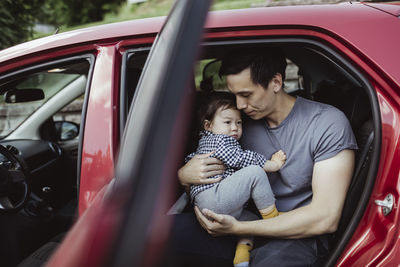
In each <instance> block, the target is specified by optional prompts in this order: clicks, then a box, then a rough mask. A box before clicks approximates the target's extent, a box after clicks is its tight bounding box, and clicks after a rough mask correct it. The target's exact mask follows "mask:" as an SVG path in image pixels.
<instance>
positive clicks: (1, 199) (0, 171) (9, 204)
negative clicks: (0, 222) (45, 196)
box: [0, 144, 29, 214]
mask: <svg viewBox="0 0 400 267" xmlns="http://www.w3.org/2000/svg"><path fill="white" fill-rule="evenodd" d="M27 174H28V173H27V168H26V165H25V163H24V162H23V161H22V160H21V159H19V157H18V156H16V155H14V154H13V153H12V152H11V151H9V150H8V149H7V148H5V147H4V146H3V145H1V144H0V213H3V214H4V213H7V214H8V213H14V212H17V211H19V210H20V209H21V208H22V207H23V206H24V204H25V202H26V200H27V199H28V195H29V185H28V182H27V180H26V177H27Z"/></svg>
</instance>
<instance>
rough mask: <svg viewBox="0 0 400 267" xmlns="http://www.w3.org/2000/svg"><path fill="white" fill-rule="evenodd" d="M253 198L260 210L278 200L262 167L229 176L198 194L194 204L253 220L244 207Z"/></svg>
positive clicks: (247, 168) (242, 218)
mask: <svg viewBox="0 0 400 267" xmlns="http://www.w3.org/2000/svg"><path fill="white" fill-rule="evenodd" d="M250 198H252V199H253V201H254V203H255V204H256V206H257V208H258V209H259V210H261V209H265V208H267V207H269V206H271V205H272V204H274V203H275V196H274V194H273V193H272V190H271V186H270V184H269V180H268V177H267V174H266V173H265V171H264V169H262V168H261V167H259V166H256V165H251V166H248V167H245V168H243V169H240V170H238V171H237V172H235V173H234V174H232V175H231V176H228V177H226V178H225V179H223V180H222V181H221V182H219V183H218V184H217V185H215V186H213V187H211V188H208V189H206V190H204V191H202V192H200V193H199V194H197V195H196V197H195V200H194V203H195V205H196V206H198V207H199V208H200V210H202V209H204V208H207V209H209V210H212V211H214V212H216V213H221V214H230V215H232V216H234V217H235V218H236V219H240V220H249V219H250V218H246V217H247V216H246V215H245V214H243V216H242V213H243V206H244V205H245V204H246V202H247V201H248V200H249V199H250Z"/></svg>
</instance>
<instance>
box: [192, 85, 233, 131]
mask: <svg viewBox="0 0 400 267" xmlns="http://www.w3.org/2000/svg"><path fill="white" fill-rule="evenodd" d="M200 103H201V104H200V108H199V113H198V114H199V116H198V117H199V128H200V129H201V130H204V122H205V121H206V120H208V121H212V120H213V118H214V116H215V113H216V112H217V110H218V109H220V108H222V109H223V110H225V109H230V108H232V109H237V108H236V98H235V95H233V94H231V93H228V92H215V91H214V92H211V93H207V94H205V95H204V96H203V99H202V101H201V102H200Z"/></svg>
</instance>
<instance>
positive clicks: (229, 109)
mask: <svg viewBox="0 0 400 267" xmlns="http://www.w3.org/2000/svg"><path fill="white" fill-rule="evenodd" d="M200 123H201V128H202V129H203V130H207V131H210V132H212V133H214V134H225V135H229V136H232V137H233V138H235V139H236V140H239V139H240V137H241V136H242V118H241V115H240V111H239V110H238V109H237V108H236V100H235V96H234V95H233V94H231V93H228V92H213V93H211V94H210V95H209V96H208V97H207V100H206V102H205V104H204V105H203V106H202V107H201V109H200Z"/></svg>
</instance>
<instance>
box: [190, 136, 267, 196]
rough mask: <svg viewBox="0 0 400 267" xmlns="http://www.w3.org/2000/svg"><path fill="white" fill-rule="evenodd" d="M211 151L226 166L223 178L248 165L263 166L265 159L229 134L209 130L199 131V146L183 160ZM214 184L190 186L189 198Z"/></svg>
mask: <svg viewBox="0 0 400 267" xmlns="http://www.w3.org/2000/svg"><path fill="white" fill-rule="evenodd" d="M213 151H215V153H214V154H213V155H211V157H214V158H217V159H219V160H221V161H222V162H223V163H224V164H225V166H226V170H225V172H224V173H223V174H222V179H225V178H226V177H228V176H229V175H231V174H233V173H234V172H235V171H237V170H239V169H241V168H244V167H247V166H250V165H258V166H261V167H263V166H264V164H265V162H266V161H267V159H266V158H265V157H264V156H263V155H261V154H258V153H256V152H253V151H250V150H243V149H242V148H241V146H240V144H239V142H238V141H237V140H236V139H235V138H233V137H231V136H228V135H224V134H213V133H211V132H209V131H201V132H200V141H199V146H198V147H197V150H196V152H195V153H192V154H190V155H188V156H187V157H186V158H185V162H187V161H189V160H190V159H191V158H193V157H194V156H195V155H196V154H206V153H210V152H213ZM217 177H219V176H213V177H210V178H217ZM216 184H217V183H213V184H201V185H192V186H191V187H190V197H191V199H192V200H193V199H194V197H195V196H196V195H197V194H198V193H200V192H201V191H204V190H206V189H208V188H210V187H213V186H214V185H216Z"/></svg>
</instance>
